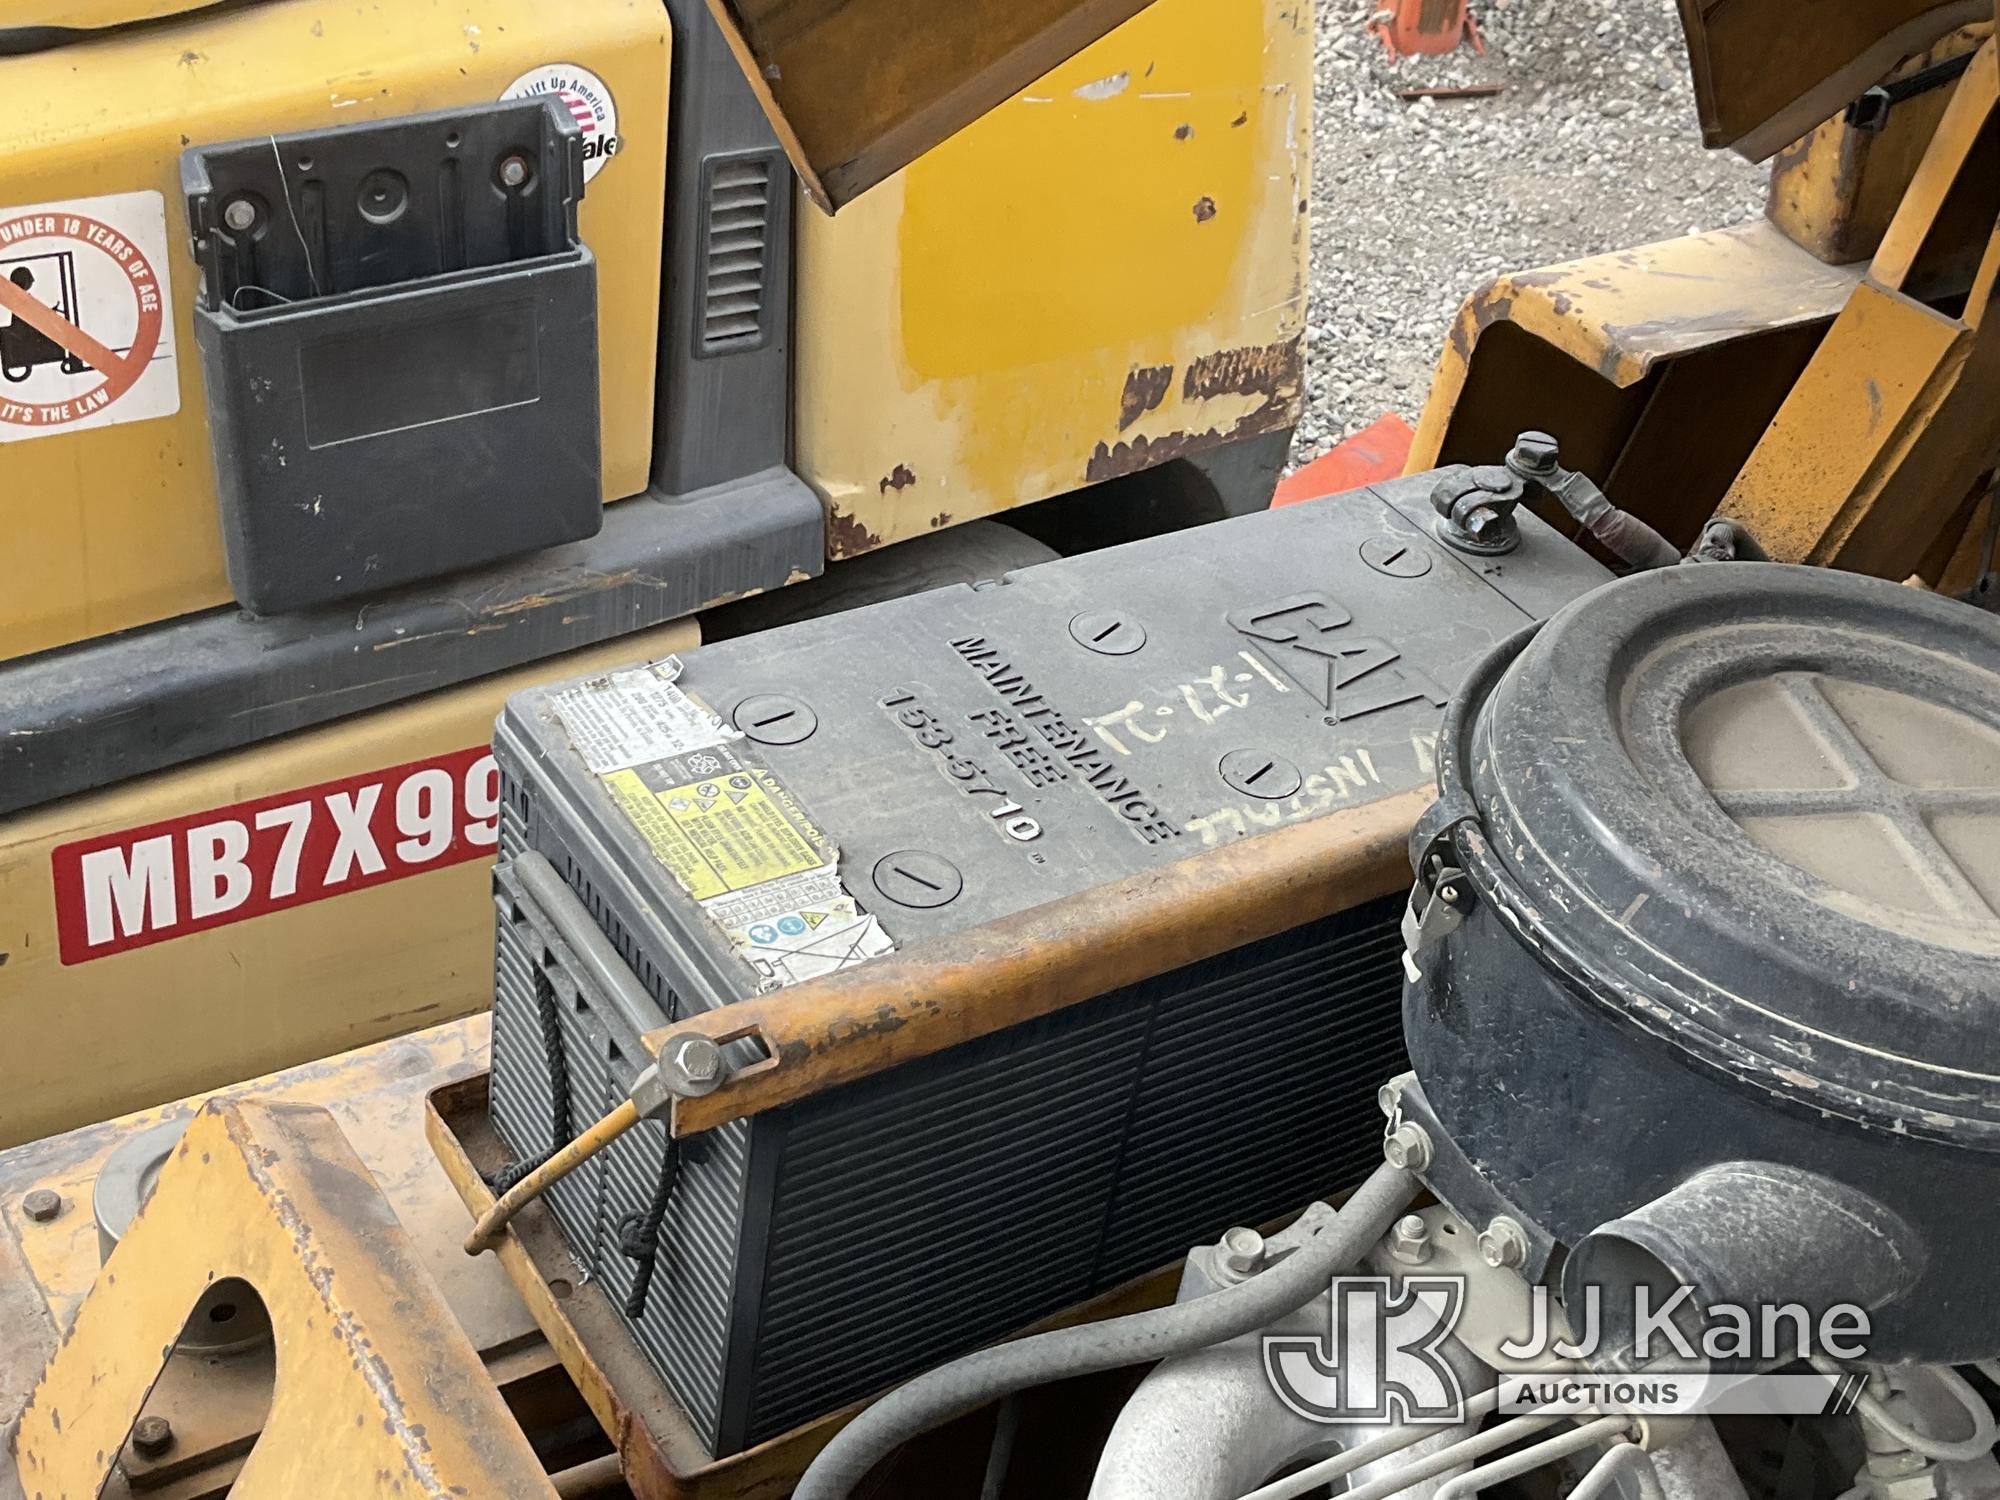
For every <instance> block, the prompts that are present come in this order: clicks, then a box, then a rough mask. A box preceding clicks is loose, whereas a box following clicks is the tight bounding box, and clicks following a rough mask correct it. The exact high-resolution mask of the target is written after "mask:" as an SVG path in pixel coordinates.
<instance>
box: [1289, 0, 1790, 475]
mask: <svg viewBox="0 0 2000 1500" xmlns="http://www.w3.org/2000/svg"><path fill="white" fill-rule="evenodd" d="M1375 8H1376V7H1375V6H1374V5H1372V4H1369V3H1367V0H1362V3H1360V4H1358V5H1357V4H1356V3H1355V0H1319V5H1318V40H1317V53H1318V68H1317V72H1318V83H1317V87H1316V89H1315V98H1314V104H1315V111H1314V124H1313V136H1314V165H1313V177H1314V200H1313V209H1314V221H1313V274H1312V295H1311V308H1310V316H1309V320H1308V328H1307V332H1306V341H1307V349H1308V358H1307V391H1308V395H1307V406H1306V414H1305V418H1304V420H1303V421H1302V422H1301V424H1300V426H1299V431H1298V436H1297V439H1296V441H1295V442H1294V444H1293V448H1292V460H1293V462H1294V463H1295V464H1296V463H1304V462H1306V461H1307V460H1309V459H1311V458H1313V457H1315V456H1317V455H1318V454H1319V453H1321V452H1324V451H1325V450H1326V449H1327V448H1329V447H1331V446H1332V445H1333V444H1334V443H1336V442H1338V441H1339V440H1340V439H1341V438H1343V437H1345V436H1347V435H1348V434H1349V433H1352V432H1355V431H1357V430H1358V429H1360V428H1361V427H1364V426H1366V425H1367V424H1368V423H1369V422H1372V421H1373V420H1374V419H1375V418H1376V417H1378V416H1380V415H1381V414H1382V413H1383V412H1385V411H1395V412H1400V413H1401V414H1402V415H1403V416H1404V417H1406V418H1407V419H1409V420H1410V421H1412V422H1414V421H1415V420H1416V417H1417V413H1418V411H1419V410H1420V409H1421V408H1422V406H1423V401H1424V393H1425V391H1426V390H1427V389H1428V387H1429V384H1430V377H1431V370H1432V368H1433V366H1434V365H1435V364H1436V361H1437V352H1438V349H1439V348H1440V347H1441V345H1442V343H1443V339H1444V335H1445V331H1446V329H1447V328H1448V327H1449V325H1450V321H1451V318H1452V315H1453V314H1454V313H1455V312H1456V311H1457V310H1458V307H1459V304H1460V303H1461V302H1463V301H1464V300H1465V297H1466V296H1467V294H1468V293H1470V292H1472V291H1474V290H1475V289H1476V288H1478V287H1479V286H1481V285H1482V284H1484V283H1485V282H1486V281H1488V280H1490V279H1491V278H1492V277H1493V275H1494V274H1495V273H1497V272H1499V271H1502V270H1525V269H1528V268H1530V267H1533V266H1541V265H1548V264H1550V263H1552V262H1555V261H1562V260H1570V259H1574V258H1575V257H1577V256H1581V255H1595V254H1599V253H1601V252H1603V251H1607V250H1615V249H1619V248H1621V247H1623V246H1627V245H1640V244H1645V243H1647V242H1649V241H1652V240H1659V239H1667V238H1670V237H1672V236H1674V235H1680V234H1686V233H1688V232H1689V231H1690V230H1696V229H1715V228H1720V227H1722V226H1724V225H1728V224H1735V223H1740V222H1742V221H1743V220H1745V219H1748V218H1751V217H1753V216H1754V215H1756V214H1758V213H1761V212H1762V211H1763V202H1764V184H1765V180H1766V176H1767V172H1766V169H1765V168H1763V167H1756V166H1752V165H1750V164H1749V163H1747V162H1745V161H1743V160H1742V159H1741V158H1740V157H1737V156H1736V155H1734V154H1733V153H1729V152H1710V151H1704V150H1703V149H1702V147H1701V131H1700V125H1699V123H1698V122H1697V120H1696V118H1695V108H1694V90H1693V87H1692V85H1691V83H1690V82H1689V78H1688V68H1687V52H1686V47H1685V45H1684V44H1683V42H1682V39H1681V29H1680V22H1679V20H1678V18H1677V17H1676V15H1675V13H1674V6H1673V3H1672V0H1473V4H1472V9H1473V14H1474V17H1475V19H1476V20H1477V21H1478V23H1479V26H1480V29H1481V31H1482V33H1483V34H1484V37H1485V41H1486V52H1485V54H1484V55H1483V56H1481V55H1478V54H1475V53H1474V52H1473V51H1472V50H1471V49H1470V48H1461V49H1460V50H1459V51H1458V52H1456V53H1454V54H1451V55H1449V56H1446V57H1417V58H1410V59H1407V60H1406V61H1404V62H1402V63H1400V64H1391V63H1389V62H1388V61H1387V59H1386V56H1385V54H1384V52H1383V49H1382V46H1381V44H1380V43H1379V42H1378V41H1376V40H1375V38H1373V37H1371V36H1369V35H1368V34H1367V33H1366V32H1365V30H1364V26H1365V24H1366V22H1367V19H1368V16H1369V15H1370V14H1371V13H1372V12H1373V10H1374V9H1375ZM1473 82H1493V83H1501V84H1504V85H1505V86H1506V87H1505V91H1504V92H1503V93H1501V94H1499V95H1497V96H1494V97H1490V98H1484V99H1467V100H1451V101H1444V100H1431V101H1425V102H1422V103H1415V104H1406V103H1404V102H1403V101H1402V100H1400V99H1398V98H1397V96H1396V90H1397V89H1399V88H1407V87H1411V86H1429V85H1439V84H1463V83H1473Z"/></svg>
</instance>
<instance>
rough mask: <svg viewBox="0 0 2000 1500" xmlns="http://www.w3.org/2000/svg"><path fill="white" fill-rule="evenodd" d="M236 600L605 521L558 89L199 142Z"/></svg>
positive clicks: (202, 238) (214, 392) (577, 181)
mask: <svg viewBox="0 0 2000 1500" xmlns="http://www.w3.org/2000/svg"><path fill="white" fill-rule="evenodd" d="M181 185H182V187H183V189H184V190H185V191H186V193H187V203H188V223H189V226H190V228H191V230H192V233H193V249H194V255H195V259H196V260H197V261H198V262H199V263H200V266H201V299H200V302H199V304H198V305H197V307H196V308H195V319H194V322H195V336H196V341H197V343H198V344H199V345H200V347H201V355H202V378H203V382H204V384H205V386H206V389H207V393H208V409H209V429H210V440H211V443H212V445H213V448H214V453H215V470H216V487H217V491H218V498H219V501H220V507H221V513H222V530H223V540H224V544H225V549H226V552H227V556H228V566H229V582H230V586H231V588H232V589H233V590H234V592H235V594H236V597H237V599H238V600H239V601H240V602H241V603H243V604H244V605H245V606H247V607H248V608H250V609H253V610H257V611H259V612H260V613H266V614H269V613H278V612H282V611H285V610H290V609H298V608H302V607H304V606H307V605H311V604H319V603H324V602H326V601H327V600H330V599H339V598H344V597H348V596H350V595H354V594H361V593H372V592H375V591H377V590H379V589H383V588H386V587H389V586H391V585H394V584H398V583H407V582H410V581H413V580H416V579H420V578H428V577H433V576H435V575H437V574H440V573H445V572H450V571H453V570H455V569H459V568H465V567H471V566H474V565H476V564H479V563H484V562H490V561H492V560H494V559H496V558H500V557H506V556H509V555H511V554H513V553H517V552H525V551H528V550H531V549H533V548H536V547H545V546H550V545H553V544H555V543H557V542H565V541H574V540H576V539H578V538H581V537H587V536H592V535H594V534H595V533H596V532H597V530H598V527H599V526H600V525H601V524H602V520H603V516H602V509H601V504H600V502H601V500H602V495H601V483H600V452H599V447H600V443H599V434H598V366H597V268H596V263H595V262H594V261H593V259H592V258H591V254H590V251H589V250H588V249H586V248H585V247H584V245H583V243H582V241H581V240H580V239H579V238H578V235H577V206H578V204H579V203H580V202H581V201H582V198H583V145H582V138H581V136H580V135H579V134H578V132H577V127H576V124H575V122H574V121H572V120H570V119H568V118H566V117H565V116H564V115H563V114H562V112H561V111H560V110H558V109H557V108H555V107H554V106H553V105H552V104H551V103H550V102H549V101H548V100H546V99H527V100H518V101H514V102H510V103H502V104H490V105H483V106H480V107H478V108H476V109H461V110H450V111H444V112H441V113H438V114H430V115H417V116H408V117H405V118H402V119H397V120H389V121H385V122H380V123H372V124H365V125H354V126H342V127H339V128H336V129H331V130H313V131H305V132H301V133H299V134H296V135H283V136H263V137H260V138H258V139H255V140H250V141H240V142H236V143H233V144H230V145H222V146H196V147H193V148H191V149H190V150H188V151H185V152H183V153H182V155H181Z"/></svg>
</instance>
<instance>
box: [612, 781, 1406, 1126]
mask: <svg viewBox="0 0 2000 1500" xmlns="http://www.w3.org/2000/svg"><path fill="white" fill-rule="evenodd" d="M1433 795H1434V794H1433V792H1432V791H1431V789H1430V788H1428V787H1422V788H1418V789H1416V790H1413V791H1409V792H1404V793H1401V794H1399V795H1397V796H1394V797H1387V798H1383V799H1382V800H1380V801H1377V802H1370V803H1365V804H1363V805H1361V806H1358V807H1354V808H1349V809H1346V810H1344V811H1341V812H1336V813H1332V814H1329V815H1328V816H1326V817H1323V818H1317V819H1314V820H1312V821H1309V822H1304V823H1294V824H1292V825H1291V826H1289V827H1286V828H1279V829H1275V830H1273V831H1271V832H1269V833H1262V834H1258V835H1256V836H1255V837H1253V838H1248V839H1243V840H1241V841H1239V842H1237V843H1233V844H1226V845H1223V846H1222V847H1220V848H1216V849H1210V850H1205V851H1203V852H1202V853H1199V854H1196V855H1193V856H1191V857H1189V858H1187V859H1184V860H1181V861H1179V862H1178V863H1176V864H1172V865H1168V866H1166V867H1165V868H1163V869H1157V870H1148V871H1145V872H1143V873H1141V874H1138V875H1132V876H1128V877H1127V878H1125V879H1123V880H1120V881H1116V882H1114V883H1113V884H1111V885H1107V886H1104V887H1101V888H1099V889H1098V890H1095V891H1092V892H1090V893H1089V894H1088V895H1087V896H1076V897H1068V898H1065V899H1062V900H1058V901H1052V902H1048V903H1046V904H1044V905H1041V906H1037V907H1033V908H1030V909H1029V910H1027V911H1024V912H1019V913H1016V914H1015V915H1013V916H1010V917H1004V918H1002V919H1000V920H998V921H994V922H987V923H984V924H982V925H981V926H978V927H974V928H971V929H968V930H966V931H964V932H958V933H953V934H950V935H947V936H942V937H938V938H934V939H931V940H928V941H925V942H922V943H917V944H914V945H912V946H911V947H909V948H907V949H904V950H903V951H902V952H900V953H897V954H895V955H893V956H889V957H884V958H882V959H879V960H877V961H875V962H873V963H869V964H864V965H862V966H860V967H858V968H855V969H851V970H849V971H847V972H846V973H842V974H834V975H829V976H827V977H826V978H824V979H817V980H812V981H809V982H808V983H805V984H801V985H795V986H793V987H792V988H790V989H788V990H784V991H781V992H779V993H777V994H773V995H765V996H760V997H757V998H755V999H751V1000H743V1001H739V1002H737V1003H736V1004H734V1005H727V1006H723V1007H721V1008H720V1009H718V1010H713V1011H709V1012H706V1013H705V1014H702V1015H699V1016H694V1017H690V1018H689V1019H687V1020H685V1021H682V1022H678V1023H676V1024H675V1025H673V1026H669V1027H663V1028H661V1029H660V1030H658V1031H654V1032H650V1033H648V1034H647V1036H646V1037H645V1038H644V1041H645V1045H646V1047H647V1049H648V1050H649V1051H650V1052H652V1053H653V1055H654V1056H656V1057H657V1056H659V1054H660V1053H661V1051H662V1050H663V1048H664V1047H665V1046H666V1044H667V1043H668V1041H669V1040H670V1039H672V1040H674V1041H678V1040H680V1039H682V1038H685V1037H688V1036H694V1035H699V1036H706V1037H709V1038H710V1039H712V1040H714V1041H716V1042H718V1043H726V1042H732V1041H737V1040H741V1039H743V1038H755V1039H756V1040H757V1041H758V1042H759V1043H761V1045H762V1046H763V1047H764V1049H765V1050H766V1052H767V1053H768V1056H767V1057H766V1058H765V1059H764V1060H763V1061H762V1062H758V1063H755V1064H753V1065H752V1066H750V1067H748V1068H745V1069H742V1070H741V1071H739V1072H737V1073H734V1074H732V1075H731V1076H730V1077H729V1078H728V1079H726V1080H725V1081H724V1082H723V1084H722V1086H721V1087H720V1088H719V1089H717V1090H716V1091H715V1092H713V1093H711V1094H709V1095H707V1096H705V1097H703V1098H699V1099H679V1100H676V1101H675V1104H674V1113H673V1133H674V1134H675V1135H676V1136H688V1135H697V1134H699V1133H701V1132H702V1131H706V1130H713V1129H715V1128H716V1127H717V1126H719V1125H726V1124H728V1123H729V1122H730V1121H731V1120H740V1119H745V1118H748V1117H750V1116H752V1115H759V1114H763V1113H765V1112H766V1111H769V1110H773V1109H778V1108H780V1107H782V1106H784V1105H787V1104H792V1103H796V1102H797V1101H799V1100H801V1099H805V1098H809V1097H811V1096H813V1095H816V1094H819V1093H823V1092H825V1091H826V1090H828V1089H831V1088H836V1087H838V1086H840V1085H842V1084H847V1083H853V1082H855V1081H856V1080H858V1079H862V1078H867V1077H870V1076H872V1075H873V1074H876V1073H880V1072H883V1071H885V1070H887V1069H889V1068H892V1067H896V1066H899V1065H901V1064H903V1063H907V1062H913V1061H915V1060H916V1059H918V1058H922V1057H929V1056H931V1055H933V1054H934V1053H938V1052H942V1051H944V1050H945V1049H946V1048H948V1047H955V1046H957V1045H959V1044H960V1043H962V1042H969V1041H973V1040H975V1039H977V1038H979V1037H983V1036H989V1035H991V1034H992V1033H994V1032H996V1031H1001V1030H1004V1029H1005V1028H1007V1027H1010V1026H1015V1025H1019V1024H1020V1023H1022V1022H1024V1021H1031V1020H1034V1019H1036V1018H1037V1017H1040V1016H1046V1015H1049V1014H1052V1013H1053V1012H1056V1011H1059V1010H1063V1009H1066V1008H1068V1007H1069V1006H1072V1005H1076V1004H1079V1003H1081V1002H1083V1001H1085V1000H1089V999H1092V998H1094V997H1096V996H1098V995H1102V994H1105V993H1107V992H1109V991H1112V990H1116V989H1121V988H1123V987H1124V986H1126V985H1130V984H1137V983H1139V982H1140V981H1142V980H1146V979H1151V978H1153V977H1155V976H1156V975H1159V974H1164V973H1166V972H1168V971H1169V970H1172V969H1177V968H1180V967H1182V966H1183V965H1186V964H1191V963H1198V962H1200V961H1201V960H1203V959H1207V958H1213V957H1215V956H1216V955H1217V954H1220V953H1224V952H1227V951H1228V950H1230V949H1232V948H1237V947H1241V946H1242V945H1243V944H1245V943H1253V942H1257V941H1259V940H1261V939H1263V938H1267V937H1272V936H1275V935H1276V934H1278V933H1280V932H1285V931H1288V930H1289V929H1291V928H1293V927H1297V926H1299V925H1300V924H1301V923H1305V922H1311V921H1315V920H1317V919H1319V918H1321V917H1325V916H1329V915H1331V914H1333V913H1334V912H1337V911H1342V910H1345V909H1346V908H1348V907H1350V906H1354V905H1356V904H1357V903H1359V902H1362V901H1368V900H1372V899H1374V898H1375V897H1378V896H1385V895H1388V894H1389V893H1391V892H1392V891H1396V890H1399V889H1401V888H1402V887H1404V886H1406V885H1408V884H1409V881H1410V868H1409V859H1408V852H1407V847H1406V845H1407V840H1408V838H1409V834H1410V829H1411V827H1412V825H1413V824H1414V823H1415V822H1416V819H1417V815H1418V814H1419V813H1421V812H1422V811H1423V810H1424V808H1426V807H1428V806H1429V805H1430V802H1431V799H1432V797H1433Z"/></svg>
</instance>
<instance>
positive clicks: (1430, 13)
mask: <svg viewBox="0 0 2000 1500" xmlns="http://www.w3.org/2000/svg"><path fill="white" fill-rule="evenodd" d="M1368 31H1369V34H1370V35H1372V36H1376V37H1380V38H1381V40H1382V45H1383V47H1385V48H1386V49H1387V50H1388V53H1389V57H1390V59H1391V61H1394V60H1395V59H1398V58H1404V57H1413V56H1416V55H1417V54H1419V53H1426V54H1435V53H1440V52H1451V51H1455V50H1456V49H1457V47H1458V44H1459V43H1460V42H1464V41H1470V42H1471V43H1472V50H1473V51H1475V52H1484V51H1485V50H1486V43H1485V42H1484V41H1483V40H1482V39H1481V38H1480V35H1479V23H1478V22H1477V21H1474V20H1473V19H1472V12H1471V11H1470V10H1469V9H1467V8H1466V3H1465V0H1390V3H1389V4H1387V5H1385V6H1383V7H1382V9H1380V10H1378V11H1376V12H1375V14H1374V15H1372V16H1370V17H1369V18H1368Z"/></svg>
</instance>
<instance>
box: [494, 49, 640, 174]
mask: <svg viewBox="0 0 2000 1500" xmlns="http://www.w3.org/2000/svg"><path fill="white" fill-rule="evenodd" d="M544 95H548V96H552V97H553V98H554V99H555V101H556V102H557V103H558V104H560V105H561V106H562V108H563V112H564V113H565V114H567V115H568V116H569V117H570V118H571V119H572V120H574V121H576V128H577V130H578V132H579V133H581V134H582V136H583V180H584V181H585V182H588V181H590V179H591V178H593V177H595V176H596V175H597V174H598V173H599V172H601V171H603V170H604V164H605V163H606V162H608V161H610V160H611V158H612V157H614V156H616V155H617V154H618V148H619V147H620V146H622V145H624V144H625V142H624V140H623V138H622V137H620V136H619V134H618V101H617V100H616V99H613V98H612V97H611V89H610V87H609V86H608V85H607V84H606V83H605V81H604V80H603V79H602V78H599V77H598V76H597V75H596V74H595V73H593V72H591V71H590V69H588V68H583V67H578V66H577V65H576V64H575V63H549V64H547V65H545V66H543V67H539V68H535V69H533V70H531V71H529V72H526V73H523V74H522V75H521V76H520V77H519V78H516V79H515V80H514V81H513V82H512V83H510V84H508V85H507V87H506V88H505V89H504V90H503V91H502V92H501V95H500V97H501V98H502V99H503V100H505V99H536V98H540V97H542V96H544Z"/></svg>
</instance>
